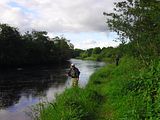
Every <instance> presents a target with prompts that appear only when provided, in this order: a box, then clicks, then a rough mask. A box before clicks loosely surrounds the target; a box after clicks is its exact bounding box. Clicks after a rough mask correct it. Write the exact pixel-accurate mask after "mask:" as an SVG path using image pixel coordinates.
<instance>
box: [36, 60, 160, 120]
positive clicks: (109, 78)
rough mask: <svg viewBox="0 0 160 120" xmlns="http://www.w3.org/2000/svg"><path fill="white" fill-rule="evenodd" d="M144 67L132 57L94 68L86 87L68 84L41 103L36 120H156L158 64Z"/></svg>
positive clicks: (159, 74)
mask: <svg viewBox="0 0 160 120" xmlns="http://www.w3.org/2000/svg"><path fill="white" fill-rule="evenodd" d="M155 66H156V67H154V65H152V67H150V68H145V67H143V66H142V65H141V63H139V62H138V61H137V60H135V59H133V58H123V59H122V60H121V61H120V65H119V66H117V67H116V66H115V65H107V66H105V67H103V68H101V69H100V70H98V71H96V72H95V73H94V74H93V75H92V76H91V77H90V81H89V83H88V85H87V86H86V88H84V89H83V88H71V89H67V90H66V91H65V92H64V93H62V94H61V95H59V96H57V100H56V102H53V103H47V105H44V104H42V105H41V109H39V110H40V117H39V118H38V119H40V120H111V119H113V120H119V119H120V120H121V119H123V120H140V119H149V120H156V119H157V120H158V119H159V112H160V107H159V106H160V105H159V104H158V101H159V99H160V97H159V96H160V95H159V91H160V89H159V88H160V84H159V78H160V69H159V68H160V66H159V65H155Z"/></svg>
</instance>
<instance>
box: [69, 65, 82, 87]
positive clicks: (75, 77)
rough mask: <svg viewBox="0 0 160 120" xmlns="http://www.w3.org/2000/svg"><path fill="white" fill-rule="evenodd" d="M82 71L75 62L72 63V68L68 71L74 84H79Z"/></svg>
mask: <svg viewBox="0 0 160 120" xmlns="http://www.w3.org/2000/svg"><path fill="white" fill-rule="evenodd" d="M79 75H80V71H79V69H78V68H76V67H75V64H71V68H70V70H69V72H68V76H70V77H71V78H72V86H73V87H75V86H78V81H79Z"/></svg>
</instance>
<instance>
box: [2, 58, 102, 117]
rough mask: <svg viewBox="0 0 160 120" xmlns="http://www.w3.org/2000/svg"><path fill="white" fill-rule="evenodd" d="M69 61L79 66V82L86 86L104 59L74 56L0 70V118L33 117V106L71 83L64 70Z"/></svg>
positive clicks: (67, 67)
mask: <svg viewBox="0 0 160 120" xmlns="http://www.w3.org/2000/svg"><path fill="white" fill-rule="evenodd" d="M70 63H74V64H75V65H76V66H77V67H78V68H79V70H80V72H81V74H80V80H79V86H80V87H85V85H86V84H87V83H88V80H89V77H90V75H91V74H92V73H93V72H94V71H95V70H96V69H99V68H100V67H102V66H104V63H102V62H95V61H83V60H77V59H71V60H70V61H68V62H67V63H66V64H65V65H61V66H36V67H29V68H17V69H12V70H5V71H0V120H31V117H30V115H29V113H30V112H29V111H30V107H31V106H33V105H35V104H37V103H39V102H41V101H52V100H54V99H55V95H56V94H59V93H61V92H63V91H64V90H65V88H68V87H70V86H71V80H70V78H69V77H67V76H66V75H65V74H66V73H67V72H68V70H69V66H70Z"/></svg>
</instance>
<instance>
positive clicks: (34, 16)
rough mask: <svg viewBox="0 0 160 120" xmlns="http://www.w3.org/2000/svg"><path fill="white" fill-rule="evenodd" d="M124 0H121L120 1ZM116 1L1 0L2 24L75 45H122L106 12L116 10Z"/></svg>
mask: <svg viewBox="0 0 160 120" xmlns="http://www.w3.org/2000/svg"><path fill="white" fill-rule="evenodd" d="M117 1H120V0H116V2H117ZM113 2H115V0H1V1H0V23H7V24H9V25H11V26H13V27H17V28H19V31H20V32H21V33H24V32H26V31H32V30H37V31H47V32H48V35H49V36H50V37H55V36H63V37H65V38H67V39H68V40H70V42H71V43H73V44H74V47H75V48H80V49H89V48H94V47H101V48H102V47H108V46H113V47H115V46H118V44H119V43H118V42H114V41H113V40H114V39H116V38H117V37H118V36H117V35H116V33H114V32H111V31H110V30H109V28H108V27H107V24H106V17H105V16H104V15H103V12H113V7H114V4H113Z"/></svg>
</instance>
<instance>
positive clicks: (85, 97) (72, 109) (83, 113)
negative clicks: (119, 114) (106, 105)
mask: <svg viewBox="0 0 160 120" xmlns="http://www.w3.org/2000/svg"><path fill="white" fill-rule="evenodd" d="M95 98H98V97H97V94H95V93H94V92H93V91H86V90H84V89H81V88H72V89H67V90H65V92H64V93H63V94H61V95H59V96H57V99H56V102H55V103H48V105H47V108H42V109H39V110H40V117H39V119H40V120H61V119H62V120H89V119H93V118H94V109H93V107H96V104H97V103H96V102H95V101H94V100H93V99H95ZM34 117H35V116H34Z"/></svg>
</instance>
